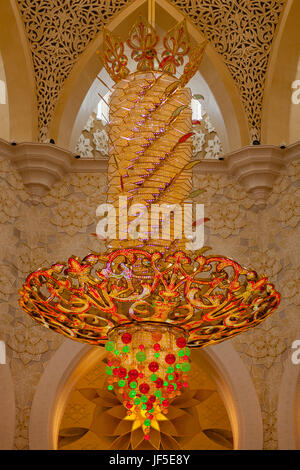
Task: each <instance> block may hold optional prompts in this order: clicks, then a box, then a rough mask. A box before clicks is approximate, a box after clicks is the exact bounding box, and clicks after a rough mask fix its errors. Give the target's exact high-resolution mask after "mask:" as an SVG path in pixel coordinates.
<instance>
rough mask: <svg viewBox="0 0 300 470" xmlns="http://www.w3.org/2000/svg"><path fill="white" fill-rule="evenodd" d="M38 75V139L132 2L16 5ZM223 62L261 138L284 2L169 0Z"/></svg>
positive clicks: (68, 0) (62, 0) (22, 0)
mask: <svg viewBox="0 0 300 470" xmlns="http://www.w3.org/2000/svg"><path fill="white" fill-rule="evenodd" d="M17 2H18V6H19V11H20V14H21V17H22V19H23V23H24V28H25V31H26V34H27V37H28V41H29V45H30V50H31V54H32V61H33V67H34V73H35V82H36V92H37V101H38V119H39V138H40V140H41V141H43V140H45V139H46V138H49V137H51V136H49V135H48V129H49V125H50V123H51V119H52V117H53V113H54V109H55V106H56V104H57V101H58V99H59V96H60V93H61V90H62V88H63V85H64V82H65V80H66V79H67V78H68V76H69V74H70V72H71V70H72V68H73V66H74V64H75V63H76V61H77V59H78V57H79V56H80V54H81V53H82V52H83V51H84V50H85V48H86V47H87V46H88V44H89V43H90V42H91V41H92V40H93V39H94V38H95V36H96V35H97V34H98V33H99V32H100V31H101V28H102V27H103V26H104V25H106V24H107V23H109V22H110V20H111V19H112V18H113V17H114V16H115V15H117V14H118V13H119V12H120V10H121V9H122V8H123V7H125V6H126V5H128V4H130V3H131V1H130V0H76V1H73V0H52V1H45V0H17ZM171 3H173V4H175V5H176V6H177V7H178V8H179V9H180V10H181V12H182V13H183V14H184V15H185V16H186V17H188V18H189V20H190V21H192V22H193V23H194V24H195V25H196V26H197V27H198V28H199V30H200V31H201V32H202V33H203V35H204V36H205V37H206V39H208V40H209V42H210V44H211V45H212V46H213V47H214V48H215V50H216V51H217V52H218V53H219V54H220V55H221V56H222V59H223V61H224V63H225V64H226V66H227V67H228V69H229V71H230V73H231V75H232V77H233V79H234V81H235V83H236V86H237V88H238V90H239V92H240V94H241V98H242V102H243V105H244V109H245V112H246V115H247V119H248V124H249V132H250V135H251V139H254V138H258V139H259V138H260V129H261V111H262V102H263V92H264V84H265V78H266V72H267V68H268V62H269V57H270V51H271V47H272V42H273V38H274V34H275V31H276V27H277V24H278V21H279V18H280V14H281V12H282V10H283V7H284V4H285V0H228V1H226V2H224V1H222V0H188V1H187V0H171Z"/></svg>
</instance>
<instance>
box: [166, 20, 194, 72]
mask: <svg viewBox="0 0 300 470" xmlns="http://www.w3.org/2000/svg"><path fill="white" fill-rule="evenodd" d="M164 46H165V50H164V51H163V53H162V60H161V62H160V65H159V68H160V70H163V71H164V72H167V73H170V74H172V75H173V74H175V72H176V67H178V66H180V65H182V64H183V58H184V56H185V55H186V54H188V52H189V49H190V43H189V35H188V32H187V28H186V21H185V20H183V21H181V22H180V23H178V24H177V25H176V26H174V28H172V29H171V30H170V31H168V33H167V35H166V36H165V38H164Z"/></svg>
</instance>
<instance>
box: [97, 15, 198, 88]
mask: <svg viewBox="0 0 300 470" xmlns="http://www.w3.org/2000/svg"><path fill="white" fill-rule="evenodd" d="M158 42H159V35H158V33H157V32H156V31H155V29H154V28H153V26H151V24H150V23H149V22H148V21H147V20H146V19H145V18H143V17H142V16H140V17H139V18H138V20H137V21H136V22H135V23H134V25H133V26H132V28H131V29H130V31H129V34H128V38H127V40H126V42H123V41H122V39H121V38H120V37H117V36H115V35H113V34H112V33H111V32H110V31H109V30H108V29H106V28H104V30H103V54H102V60H103V63H104V66H105V68H106V70H107V72H108V73H109V75H110V76H111V78H112V79H113V80H114V81H115V82H116V83H117V82H119V81H120V80H122V79H124V78H126V77H127V76H128V75H129V74H130V73H131V72H134V71H135V70H130V68H129V64H128V57H127V55H126V54H125V43H126V45H127V46H128V47H129V48H130V49H131V51H132V52H131V58H132V59H133V60H134V61H135V62H136V71H139V72H149V71H154V70H158V71H161V72H164V73H168V74H170V75H175V74H176V72H177V71H178V69H179V68H180V67H182V66H183V65H184V70H183V72H182V73H181V76H180V84H181V86H184V85H186V84H187V83H188V81H189V80H190V79H191V78H192V76H193V75H194V74H195V73H196V72H197V70H198V69H199V65H200V62H201V59H202V56H203V53H204V50H205V46H206V43H207V41H203V42H202V43H201V44H198V45H197V46H195V47H194V48H191V44H190V38H189V34H188V31H187V27H186V22H185V20H183V21H181V22H180V23H178V24H177V25H175V26H174V27H173V28H172V29H170V30H169V31H168V32H167V34H166V36H165V37H164V38H163V51H162V52H161V54H159V53H158V51H157V45H158ZM98 54H100V52H99V51H98Z"/></svg>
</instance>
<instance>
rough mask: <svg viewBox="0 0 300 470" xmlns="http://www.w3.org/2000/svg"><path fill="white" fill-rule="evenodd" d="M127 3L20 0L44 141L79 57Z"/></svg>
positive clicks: (41, 133) (109, 0) (41, 134)
mask: <svg viewBox="0 0 300 470" xmlns="http://www.w3.org/2000/svg"><path fill="white" fill-rule="evenodd" d="M127 3H129V1H128V0H79V1H78V0H76V1H72V0H52V1H45V0H18V5H19V10H20V13H21V15H22V17H23V21H24V26H25V30H26V33H27V36H28V40H29V44H30V48H31V53H32V59H33V66H34V71H35V80H36V88H37V100H38V116H39V138H40V140H41V141H44V140H46V139H47V138H48V137H49V135H48V129H49V124H50V122H51V119H52V116H53V112H54V109H55V105H56V103H57V100H58V98H59V95H60V92H61V90H62V87H63V84H64V82H65V80H66V79H67V77H68V76H69V74H70V72H71V70H72V68H73V66H74V64H75V62H76V61H77V59H78V57H79V56H80V54H81V53H82V52H83V51H84V50H85V48H86V47H87V46H88V44H89V43H90V42H91V40H92V39H93V38H94V37H95V36H96V34H98V33H99V32H100V30H101V28H102V27H103V25H105V24H107V23H108V22H109V20H110V19H111V18H112V17H113V16H114V15H115V14H116V13H118V12H119V11H120V10H121V8H122V7H123V6H124V5H126V4H127ZM95 60H96V59H95Z"/></svg>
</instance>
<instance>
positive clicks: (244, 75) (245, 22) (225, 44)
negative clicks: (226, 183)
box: [172, 0, 285, 140]
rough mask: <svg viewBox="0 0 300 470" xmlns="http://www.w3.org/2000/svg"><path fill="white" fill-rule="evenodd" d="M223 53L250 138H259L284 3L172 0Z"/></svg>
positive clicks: (232, 0) (236, 0)
mask: <svg viewBox="0 0 300 470" xmlns="http://www.w3.org/2000/svg"><path fill="white" fill-rule="evenodd" d="M172 1H173V2H174V3H175V4H176V5H177V6H178V7H179V8H180V10H182V11H183V12H184V13H185V14H187V16H188V17H189V19H190V20H192V21H193V23H194V24H195V25H196V26H198V27H199V29H200V30H201V31H202V32H203V34H204V35H205V37H206V39H208V40H209V41H210V43H211V44H213V45H214V47H215V49H216V50H217V52H218V53H219V54H221V56H222V58H223V59H224V61H225V63H226V65H227V67H228V68H229V70H230V72H231V75H232V76H233V78H234V80H235V82H236V84H237V86H238V88H239V91H240V93H241V96H242V100H243V104H244V107H245V111H246V114H247V118H248V124H249V131H250V137H251V139H253V140H254V139H260V130H261V112H262V102H263V93H264V84H265V77H266V72H267V68H268V61H269V56H270V51H271V46H272V42H273V38H274V34H275V30H276V26H277V24H278V21H279V17H280V14H281V12H282V10H283V7H284V3H285V2H284V0H264V1H262V0H230V1H226V2H224V1H223V0H189V1H188V2H187V1H186V0H172Z"/></svg>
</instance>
